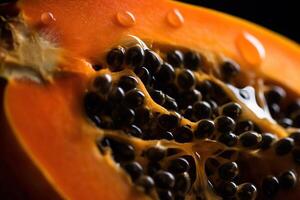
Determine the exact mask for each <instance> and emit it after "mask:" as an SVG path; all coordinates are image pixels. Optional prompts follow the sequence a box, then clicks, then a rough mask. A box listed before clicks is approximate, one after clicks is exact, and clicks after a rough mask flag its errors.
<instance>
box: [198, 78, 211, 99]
mask: <svg viewBox="0 0 300 200" xmlns="http://www.w3.org/2000/svg"><path fill="white" fill-rule="evenodd" d="M196 89H197V90H199V91H200V92H201V93H202V94H203V95H205V97H206V98H207V99H209V98H210V97H211V95H212V93H213V85H212V83H211V81H209V80H204V81H202V82H200V83H198V84H197V85H196Z"/></svg>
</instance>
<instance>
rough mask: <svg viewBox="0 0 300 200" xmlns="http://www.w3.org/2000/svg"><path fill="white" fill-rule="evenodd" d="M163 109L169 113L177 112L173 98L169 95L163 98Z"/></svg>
mask: <svg viewBox="0 0 300 200" xmlns="http://www.w3.org/2000/svg"><path fill="white" fill-rule="evenodd" d="M163 107H165V108H166V109H168V110H171V111H177V110H178V105H177V103H176V101H175V99H174V98H172V97H170V96H169V95H166V96H165V103H164V104H163Z"/></svg>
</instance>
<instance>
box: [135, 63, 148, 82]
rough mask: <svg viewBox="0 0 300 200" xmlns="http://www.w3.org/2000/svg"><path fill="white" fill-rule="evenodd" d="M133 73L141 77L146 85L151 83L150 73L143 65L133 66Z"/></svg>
mask: <svg viewBox="0 0 300 200" xmlns="http://www.w3.org/2000/svg"><path fill="white" fill-rule="evenodd" d="M134 73H135V74H136V75H137V76H138V77H139V78H140V79H141V81H142V82H143V83H144V85H146V86H148V85H150V83H151V74H150V72H149V70H148V69H147V68H145V67H138V68H135V70H134Z"/></svg>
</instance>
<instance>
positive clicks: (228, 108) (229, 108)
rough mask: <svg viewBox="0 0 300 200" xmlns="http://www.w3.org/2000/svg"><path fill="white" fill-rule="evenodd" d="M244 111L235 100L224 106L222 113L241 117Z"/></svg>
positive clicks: (232, 116) (233, 117)
mask: <svg viewBox="0 0 300 200" xmlns="http://www.w3.org/2000/svg"><path fill="white" fill-rule="evenodd" d="M241 113H242V107H241V106H240V105H239V104H238V103H235V102H230V103H227V104H225V105H224V106H223V108H222V112H221V114H222V115H226V116H228V117H231V118H232V119H237V118H239V116H240V114H241Z"/></svg>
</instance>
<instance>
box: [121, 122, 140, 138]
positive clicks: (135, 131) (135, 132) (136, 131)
mask: <svg viewBox="0 0 300 200" xmlns="http://www.w3.org/2000/svg"><path fill="white" fill-rule="evenodd" d="M125 132H126V133H127V134H128V135H131V136H134V137H138V138H142V137H143V133H142V130H141V129H140V128H139V127H138V126H136V125H133V124H131V125H130V126H129V127H128V128H126V130H125Z"/></svg>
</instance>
